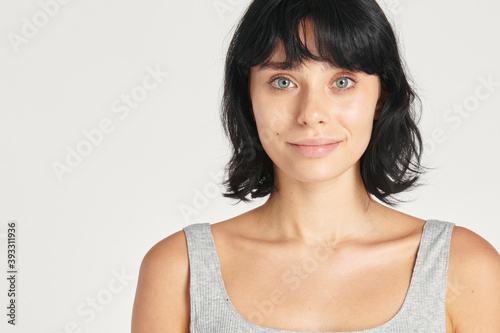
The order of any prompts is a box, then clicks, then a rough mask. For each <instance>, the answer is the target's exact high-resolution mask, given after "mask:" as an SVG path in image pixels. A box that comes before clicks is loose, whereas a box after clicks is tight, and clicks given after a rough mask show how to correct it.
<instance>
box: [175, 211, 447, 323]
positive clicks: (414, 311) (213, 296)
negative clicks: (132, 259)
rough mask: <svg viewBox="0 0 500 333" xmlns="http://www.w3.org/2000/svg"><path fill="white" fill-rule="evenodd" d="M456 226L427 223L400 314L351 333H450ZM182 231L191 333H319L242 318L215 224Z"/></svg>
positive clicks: (202, 224) (192, 226) (196, 225)
mask: <svg viewBox="0 0 500 333" xmlns="http://www.w3.org/2000/svg"><path fill="white" fill-rule="evenodd" d="M454 226H455V224H454V223H451V222H444V221H439V220H427V221H426V223H425V224H424V227H423V232H422V236H421V240H420V246H419V248H418V252H417V258H416V262H415V265H414V268H413V273H412V278H411V281H410V287H409V289H408V292H407V294H406V298H405V301H404V303H403V305H402V306H401V308H400V309H399V312H398V313H397V314H396V315H395V316H394V317H393V318H392V319H390V320H389V321H387V322H386V323H384V324H382V325H379V326H377V327H374V328H370V329H366V330H362V331H351V332H349V333H353V332H365V333H396V332H397V333H409V332H418V333H431V332H432V333H439V332H443V333H446V312H445V303H446V281H447V268H448V257H449V245H450V239H451V232H452V230H453V227H454ZM183 230H184V233H185V235H186V240H187V246H188V254H189V267H190V299H191V301H190V302H191V324H190V331H191V333H235V332H241V333H320V332H299V331H287V330H278V329H272V328H266V327H262V326H259V325H257V324H254V323H252V322H250V321H248V320H246V319H245V318H243V317H242V316H241V315H240V314H239V313H238V312H237V311H236V309H235V308H234V306H233V305H232V303H231V300H230V299H229V297H228V294H227V291H226V289H225V286H224V281H223V279H222V275H221V272H220V266H219V259H218V257H217V252H216V251H215V243H214V239H213V236H212V232H211V228H210V224H209V223H197V224H191V225H188V226H187V227H185V228H184V229H183ZM321 333H326V332H321ZM329 333H348V332H329Z"/></svg>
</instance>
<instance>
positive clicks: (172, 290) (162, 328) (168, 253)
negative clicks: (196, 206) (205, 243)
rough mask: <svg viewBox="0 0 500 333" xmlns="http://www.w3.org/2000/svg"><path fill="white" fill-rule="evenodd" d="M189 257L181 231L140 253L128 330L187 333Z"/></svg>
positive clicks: (151, 332)
mask: <svg viewBox="0 0 500 333" xmlns="http://www.w3.org/2000/svg"><path fill="white" fill-rule="evenodd" d="M189 313H190V307H189V258H188V253H187V244H186V237H185V235H184V231H183V230H181V231H178V232H176V233H174V234H172V235H170V236H168V237H166V238H164V239H163V240H161V241H159V242H158V243H157V244H155V245H154V246H153V247H152V248H151V249H150V250H149V251H148V252H147V253H146V255H145V256H144V259H143V260H142V263H141V268H140V271H139V280H138V283H137V291H136V295H135V301H134V309H133V314H132V333H155V332H189Z"/></svg>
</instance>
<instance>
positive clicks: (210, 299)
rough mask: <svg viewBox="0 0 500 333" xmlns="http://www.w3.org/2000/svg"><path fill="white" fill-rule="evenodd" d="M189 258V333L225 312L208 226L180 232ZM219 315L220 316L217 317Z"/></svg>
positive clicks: (189, 226) (187, 228) (221, 286)
mask: <svg viewBox="0 0 500 333" xmlns="http://www.w3.org/2000/svg"><path fill="white" fill-rule="evenodd" d="M183 230H184V233H185V235H186V242H187V248H188V256H189V278H190V283H189V293H190V305H191V332H198V331H199V328H198V327H195V326H196V325H197V324H198V323H207V322H212V321H213V320H214V319H215V318H217V317H220V315H221V313H220V311H218V310H222V309H224V308H225V306H226V305H225V304H224V302H228V301H229V300H226V299H225V297H224V293H222V290H224V289H223V288H224V286H223V285H221V283H223V282H222V281H221V280H220V278H219V261H218V258H217V252H216V251H215V244H214V241H213V237H212V233H211V229H210V223H195V224H190V225H188V226H186V227H184V228H183ZM217 312H219V313H217Z"/></svg>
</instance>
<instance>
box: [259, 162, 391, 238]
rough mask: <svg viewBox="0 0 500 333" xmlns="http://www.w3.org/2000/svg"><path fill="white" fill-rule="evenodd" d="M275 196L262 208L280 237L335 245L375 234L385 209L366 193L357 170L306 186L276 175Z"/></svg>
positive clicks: (267, 222) (267, 219) (266, 221)
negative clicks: (381, 212)
mask: <svg viewBox="0 0 500 333" xmlns="http://www.w3.org/2000/svg"><path fill="white" fill-rule="evenodd" d="M275 175H277V177H276V176H275V185H276V187H277V188H278V191H277V192H273V193H272V194H271V195H270V197H269V199H268V200H267V202H266V203H265V204H264V205H262V206H261V207H260V209H259V210H260V211H261V212H262V213H263V214H262V215H261V216H266V219H265V221H264V222H265V224H266V227H268V228H270V229H271V230H269V231H270V232H272V233H273V234H275V236H276V237H278V238H281V239H288V240H292V239H293V240H298V241H303V242H304V243H307V244H319V243H321V244H325V243H328V244H333V243H338V242H343V241H347V240H352V239H358V238H360V237H363V235H366V234H368V233H369V232H373V231H374V230H375V228H376V227H377V224H378V219H377V218H376V216H380V215H379V214H380V210H381V209H382V208H383V207H384V206H382V205H380V204H379V203H377V202H375V201H373V199H372V198H371V197H370V195H369V194H368V193H367V192H366V189H365V186H364V184H363V181H362V179H361V174H360V172H359V169H356V167H353V168H351V169H350V170H348V171H346V172H345V173H344V174H342V175H341V176H339V177H337V178H335V179H332V180H329V181H322V182H314V183H304V182H300V181H297V180H295V179H290V178H287V177H286V176H284V175H279V174H276V173H275Z"/></svg>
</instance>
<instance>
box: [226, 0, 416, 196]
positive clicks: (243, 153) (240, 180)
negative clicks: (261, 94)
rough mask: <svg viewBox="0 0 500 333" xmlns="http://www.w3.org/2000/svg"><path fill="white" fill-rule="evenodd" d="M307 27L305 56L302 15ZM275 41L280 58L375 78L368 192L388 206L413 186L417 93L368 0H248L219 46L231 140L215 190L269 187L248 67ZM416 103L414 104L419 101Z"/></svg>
mask: <svg viewBox="0 0 500 333" xmlns="http://www.w3.org/2000/svg"><path fill="white" fill-rule="evenodd" d="M306 19H308V20H309V19H310V20H311V21H312V22H313V25H314V32H315V37H316V38H315V39H316V41H315V42H316V49H317V50H318V56H315V55H313V54H312V53H310V51H309V50H308V49H307V47H306V45H304V44H303V43H302V41H301V39H300V36H301V35H300V30H299V28H300V27H302V28H303V29H305V20H306ZM278 40H280V41H281V42H282V43H283V46H284V48H285V51H286V61H285V64H286V65H287V66H289V67H288V68H292V66H293V65H297V64H302V63H303V61H304V60H306V59H312V60H316V61H325V62H328V63H330V64H332V65H333V66H335V67H338V68H342V69H345V70H349V71H358V72H359V71H362V72H365V73H367V74H370V75H377V76H378V77H379V78H380V81H381V85H382V89H383V95H384V99H385V101H384V104H383V106H382V108H381V110H380V111H379V113H378V115H379V116H378V117H377V119H376V120H374V123H373V131H372V135H371V139H370V143H369V144H368V147H367V149H366V151H365V152H364V154H363V155H362V157H361V159H360V169H361V170H360V171H361V177H362V179H363V183H364V185H365V188H366V190H367V192H368V193H370V194H372V195H374V196H375V197H377V198H378V199H379V200H381V201H382V202H385V203H387V204H389V205H396V204H397V202H400V201H401V200H398V199H395V198H394V197H393V195H394V194H396V193H399V192H402V191H405V190H407V189H409V188H410V187H412V186H416V185H418V184H417V180H418V179H419V176H420V175H421V174H422V173H423V169H424V168H423V167H422V165H421V163H420V162H421V156H422V150H423V145H422V138H421V134H420V132H419V129H418V127H417V125H416V116H417V111H418V110H417V109H416V108H415V104H417V103H416V102H419V98H418V96H417V95H416V93H415V92H414V90H413V89H412V87H411V86H410V84H409V83H408V79H407V75H406V74H405V69H404V66H403V62H402V60H401V57H400V54H399V51H398V43H397V40H396V37H395V35H394V32H393V30H392V27H391V24H390V23H389V21H388V20H387V18H386V16H385V14H384V12H383V10H382V9H381V8H380V7H379V5H378V4H377V2H376V1H375V0H254V1H252V2H251V3H250V5H249V7H248V9H247V10H246V12H245V14H244V16H243V17H242V18H241V20H240V22H239V24H238V26H237V29H236V31H235V33H234V35H233V38H232V40H231V43H230V45H229V49H228V52H227V57H226V63H225V72H224V93H223V98H222V109H221V120H222V122H223V126H224V131H225V133H226V135H227V136H228V138H229V140H230V142H231V144H232V157H231V160H230V161H229V163H228V165H227V167H226V172H227V178H226V179H225V181H224V183H223V184H224V185H225V188H226V190H227V192H226V193H224V194H223V195H224V196H225V197H230V198H234V199H239V200H240V201H249V199H248V196H249V195H250V196H251V198H258V197H264V196H266V195H268V194H270V193H271V192H273V191H275V190H276V188H275V186H274V170H273V162H272V161H271V159H270V158H269V156H268V155H267V154H266V152H265V151H264V149H263V147H262V144H261V142H260V140H259V136H258V132H257V127H256V124H255V122H254V119H253V113H252V106H251V100H250V93H249V78H250V68H251V67H254V66H258V65H261V64H265V63H266V62H268V61H269V60H270V58H271V56H272V54H273V52H274V50H275V47H276V44H277V41H278ZM419 105H421V104H420V103H419Z"/></svg>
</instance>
